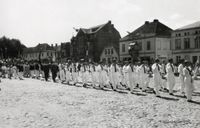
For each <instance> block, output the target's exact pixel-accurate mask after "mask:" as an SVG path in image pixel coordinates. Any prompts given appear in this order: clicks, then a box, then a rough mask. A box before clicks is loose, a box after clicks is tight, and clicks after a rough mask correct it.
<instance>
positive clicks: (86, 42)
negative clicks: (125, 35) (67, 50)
mask: <svg viewBox="0 0 200 128" xmlns="http://www.w3.org/2000/svg"><path fill="white" fill-rule="evenodd" d="M119 39H120V34H119V32H118V31H117V30H116V28H115V27H114V25H113V24H112V23H111V21H108V22H107V23H105V24H102V25H98V26H95V27H91V28H87V29H85V28H80V29H78V30H77V34H76V36H75V37H72V39H71V57H72V58H73V59H74V60H79V59H81V58H85V59H92V60H94V61H95V62H99V61H100V60H101V58H100V57H101V53H102V51H103V50H104V48H105V47H107V46H112V47H114V48H115V49H116V51H117V52H119Z"/></svg>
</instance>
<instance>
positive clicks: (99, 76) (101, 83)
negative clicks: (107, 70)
mask: <svg viewBox="0 0 200 128" xmlns="http://www.w3.org/2000/svg"><path fill="white" fill-rule="evenodd" d="M96 71H97V76H98V84H99V87H100V89H103V88H104V85H103V84H104V81H103V73H102V71H103V65H102V64H101V63H99V64H98V66H97V67H96Z"/></svg>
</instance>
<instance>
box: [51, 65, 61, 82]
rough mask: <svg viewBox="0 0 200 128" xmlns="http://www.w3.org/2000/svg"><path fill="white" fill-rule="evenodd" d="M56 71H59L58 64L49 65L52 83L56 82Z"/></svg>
mask: <svg viewBox="0 0 200 128" xmlns="http://www.w3.org/2000/svg"><path fill="white" fill-rule="evenodd" d="M58 71H59V68H58V64H56V63H53V64H52V65H51V73H52V79H53V82H56V77H57V73H58Z"/></svg>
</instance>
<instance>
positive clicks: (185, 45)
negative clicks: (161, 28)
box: [184, 38, 190, 49]
mask: <svg viewBox="0 0 200 128" xmlns="http://www.w3.org/2000/svg"><path fill="white" fill-rule="evenodd" d="M184 48H185V49H189V48H190V38H184Z"/></svg>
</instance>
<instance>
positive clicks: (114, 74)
mask: <svg viewBox="0 0 200 128" xmlns="http://www.w3.org/2000/svg"><path fill="white" fill-rule="evenodd" d="M110 75H111V84H112V87H113V90H114V91H116V88H117V84H118V80H119V78H118V65H117V64H116V60H113V63H112V64H111V66H110Z"/></svg>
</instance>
